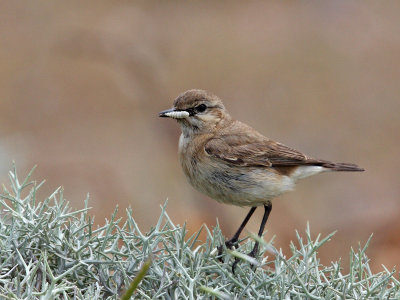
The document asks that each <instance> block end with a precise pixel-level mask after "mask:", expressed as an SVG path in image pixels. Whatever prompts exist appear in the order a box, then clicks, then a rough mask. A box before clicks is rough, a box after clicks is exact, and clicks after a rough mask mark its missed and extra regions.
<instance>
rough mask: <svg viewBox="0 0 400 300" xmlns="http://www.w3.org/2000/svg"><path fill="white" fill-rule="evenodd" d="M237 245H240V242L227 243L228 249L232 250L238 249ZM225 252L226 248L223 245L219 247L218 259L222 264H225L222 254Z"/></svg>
mask: <svg viewBox="0 0 400 300" xmlns="http://www.w3.org/2000/svg"><path fill="white" fill-rule="evenodd" d="M237 245H238V241H237V240H228V241H226V242H225V247H226V249H232V248H233V247H235V248H236V247H237ZM223 252H224V246H223V245H221V246H219V247H218V256H219V258H218V259H219V261H220V262H223V261H222V253H223Z"/></svg>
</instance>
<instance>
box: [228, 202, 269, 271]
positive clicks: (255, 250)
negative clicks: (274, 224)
mask: <svg viewBox="0 0 400 300" xmlns="http://www.w3.org/2000/svg"><path fill="white" fill-rule="evenodd" d="M271 210H272V203H271V202H268V203H267V204H265V205H264V216H263V218H262V221H261V225H260V229H259V230H258V236H259V237H261V236H262V234H263V232H264V228H265V224H267V220H268V217H269V214H270V213H271ZM258 247H259V243H258V241H256V243H255V244H254V247H253V250H251V252H250V253H249V254H248V255H249V256H251V257H256V256H257V254H258ZM238 263H239V259H238V258H236V259H235V261H234V263H233V264H232V273H234V274H235V268H236V265H237V264H238Z"/></svg>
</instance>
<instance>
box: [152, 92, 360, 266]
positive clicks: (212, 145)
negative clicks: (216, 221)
mask: <svg viewBox="0 0 400 300" xmlns="http://www.w3.org/2000/svg"><path fill="white" fill-rule="evenodd" d="M159 116H160V117H163V118H172V119H175V120H176V121H177V122H178V124H179V125H180V127H181V131H182V134H181V135H180V138H179V150H178V155H179V161H180V164H181V166H182V169H183V172H184V174H185V176H186V178H187V179H188V181H189V183H190V184H191V185H192V186H193V187H194V188H195V189H196V190H198V191H200V192H201V193H203V194H205V195H207V196H209V197H210V198H212V199H214V200H216V201H218V202H220V203H225V204H231V205H236V206H240V207H250V210H249V212H248V214H247V215H246V217H245V219H244V220H243V222H242V223H241V224H240V226H239V228H238V230H237V231H236V232H235V234H234V235H233V236H232V238H230V239H228V240H227V241H225V247H226V248H227V249H232V248H233V247H236V246H237V245H238V241H239V237H240V234H241V233H242V231H243V229H244V228H245V226H246V224H247V223H248V221H249V220H250V218H251V217H252V215H253V213H254V212H255V210H256V209H257V207H259V206H263V207H264V215H263V218H262V221H261V224H260V227H259V231H258V236H259V237H261V236H262V234H263V232H264V229H265V225H266V223H267V220H268V217H269V215H270V213H271V210H272V202H271V201H272V199H274V198H276V197H277V196H279V195H281V194H283V193H285V192H287V191H291V190H293V189H294V187H295V184H296V182H297V181H298V180H300V179H303V178H306V177H309V176H312V175H316V174H319V173H323V172H331V171H344V172H348V171H349V172H361V171H364V169H363V168H360V167H359V166H357V165H356V164H353V163H335V162H331V161H328V160H322V159H315V158H312V157H310V156H308V155H305V154H303V153H301V152H299V151H297V150H295V149H293V148H290V147H288V146H286V145H284V144H282V143H279V142H276V141H273V140H271V139H269V138H267V137H266V136H264V135H262V134H261V133H259V132H258V131H256V130H255V129H253V128H252V127H250V126H249V125H246V124H245V123H242V122H240V121H237V120H235V119H233V118H232V117H231V116H230V114H229V113H228V111H227V110H226V108H225V106H224V104H223V102H222V100H221V99H220V98H219V97H217V96H216V95H214V94H212V93H210V92H208V91H205V90H200V89H191V90H188V91H185V92H183V93H181V94H180V95H179V96H178V97H177V98H176V99H175V101H174V102H173V107H172V108H170V109H167V110H164V111H161V112H160V113H159ZM258 248H259V243H258V242H257V241H256V242H255V244H254V247H253V249H252V251H251V252H250V253H249V254H248V255H249V256H251V257H256V256H257V255H258ZM218 250H219V251H218V252H219V254H220V255H221V254H222V251H223V246H222V245H221V246H220V247H219V249H218ZM237 263H238V259H236V260H235V262H234V263H233V265H232V272H233V273H234V272H235V267H236V265H237Z"/></svg>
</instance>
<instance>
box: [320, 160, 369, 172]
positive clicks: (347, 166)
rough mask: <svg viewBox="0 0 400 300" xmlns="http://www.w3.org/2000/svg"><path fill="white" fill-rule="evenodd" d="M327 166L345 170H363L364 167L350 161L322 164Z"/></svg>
mask: <svg viewBox="0 0 400 300" xmlns="http://www.w3.org/2000/svg"><path fill="white" fill-rule="evenodd" d="M322 166H323V167H325V168H328V169H331V170H332V171H345V172H363V171H365V170H364V169H363V168H360V167H359V166H357V165H356V164H348V163H331V162H329V163H326V164H324V165H322Z"/></svg>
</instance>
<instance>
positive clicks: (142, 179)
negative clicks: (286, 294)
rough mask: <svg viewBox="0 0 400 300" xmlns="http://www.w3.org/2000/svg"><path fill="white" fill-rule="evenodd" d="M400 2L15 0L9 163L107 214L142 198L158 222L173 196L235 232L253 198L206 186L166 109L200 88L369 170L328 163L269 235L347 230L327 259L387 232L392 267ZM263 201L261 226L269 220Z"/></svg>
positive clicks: (6, 129) (10, 22) (6, 103)
mask: <svg viewBox="0 0 400 300" xmlns="http://www.w3.org/2000/svg"><path fill="white" fill-rule="evenodd" d="M399 14H400V2H398V1H392V2H385V3H381V2H373V1H352V2H346V1H325V2H320V1H318V2H317V1H315V2H305V1H304V2H302V1H300V2H296V3H288V2H279V3H278V2H276V3H264V2H251V3H247V2H246V3H244V2H242V3H239V2H238V3H234V2H225V1H222V2H219V3H218V4H217V3H215V2H214V1H205V2H201V3H200V2H196V3H186V2H178V1H169V2H154V3H148V2H146V1H142V2H136V3H133V2H128V1H125V2H119V1H109V2H103V1H96V2H88V1H76V2H74V1H63V2H58V1H35V2H31V1H1V2H0V22H1V23H0V64H1V68H0V135H1V136H0V174H1V181H2V182H6V180H7V171H8V170H9V169H10V168H11V163H12V161H13V160H15V161H16V163H17V167H18V170H19V173H20V174H21V175H22V174H25V173H26V172H27V171H28V170H29V169H30V168H31V167H32V166H33V165H35V164H38V169H37V172H36V173H35V178H36V179H37V180H40V179H42V178H46V179H47V183H46V185H45V187H44V188H43V191H42V192H43V195H46V194H49V193H50V192H51V191H52V190H54V189H55V188H56V187H57V186H59V185H63V186H64V188H65V195H66V197H67V199H68V200H69V201H71V204H72V206H73V207H75V208H80V207H82V206H83V199H84V198H85V196H86V193H87V192H89V193H90V195H91V201H90V205H91V206H92V207H93V210H92V214H93V215H95V216H96V221H97V222H99V223H102V222H103V221H104V218H105V217H109V216H110V214H111V212H112V210H113V209H114V207H115V205H116V204H118V205H119V207H120V215H123V213H124V209H125V208H126V207H128V206H129V205H131V206H132V207H133V211H134V216H135V218H136V219H137V221H138V223H139V224H140V225H141V226H142V228H143V229H144V230H146V229H148V228H149V226H151V225H152V224H155V222H156V219H157V217H158V215H159V211H160V210H159V205H160V204H162V203H164V201H165V199H166V198H169V203H168V212H169V214H170V216H171V217H172V219H173V220H174V221H175V222H176V223H179V224H182V223H184V222H185V221H187V223H188V228H189V230H190V231H194V230H197V229H198V228H199V226H200V225H201V224H202V223H203V222H204V223H206V224H207V225H209V226H213V225H214V224H215V222H216V218H218V219H219V222H220V224H221V226H222V229H223V232H224V233H225V234H226V235H227V236H230V235H231V234H232V233H233V231H234V230H235V229H236V227H237V226H238V225H239V223H240V222H241V220H242V218H243V217H244V215H245V214H246V213H247V209H246V210H244V209H240V208H236V207H229V206H224V205H222V204H218V203H216V202H214V201H213V200H210V199H208V198H206V197H205V196H203V195H201V194H199V193H198V192H196V191H194V190H193V189H192V188H191V187H190V186H189V184H188V183H187V182H186V180H185V178H184V177H183V174H182V171H181V170H180V166H179V164H178V161H177V159H178V158H177V153H176V152H177V142H178V136H179V134H180V131H179V128H178V126H177V125H176V124H175V122H174V121H173V120H165V119H159V118H158V117H157V113H158V112H159V111H161V110H163V109H166V108H169V107H170V106H171V104H172V101H173V99H174V98H175V97H176V96H177V95H178V94H179V93H180V92H182V91H184V90H187V89H190V88H203V89H207V90H210V91H212V92H213V93H215V94H217V95H219V96H220V97H221V98H222V99H223V100H224V102H225V105H226V107H227V108H228V109H229V111H230V112H231V114H232V115H233V116H234V117H236V118H238V119H241V120H242V121H244V122H246V123H249V124H250V125H252V126H254V127H255V128H257V129H258V130H259V131H260V132H262V133H264V134H265V135H267V136H269V137H271V138H273V139H276V140H278V141H281V142H283V143H285V144H287V145H289V146H292V147H294V148H297V149H298V150H301V151H303V152H305V153H307V154H309V155H312V156H316V157H319V158H324V159H330V160H335V161H344V162H356V163H358V164H359V165H361V166H363V167H364V168H366V170H367V171H366V172H365V173H362V174H360V173H355V174H354V173H353V174H348V173H347V174H343V173H341V174H324V175H321V176H318V177H314V178H310V179H306V180H304V181H303V182H301V183H300V184H299V185H298V187H297V191H296V192H293V193H289V194H286V195H284V196H282V197H280V199H277V200H276V201H275V202H274V210H273V213H272V215H271V218H270V222H269V223H268V225H267V227H268V232H267V234H266V239H269V238H271V237H272V235H274V234H276V235H277V239H276V246H277V247H282V248H284V249H286V250H287V249H288V244H289V241H290V240H291V239H294V238H295V235H294V230H295V229H296V228H297V229H299V230H300V231H301V232H304V228H305V226H306V222H307V220H309V221H310V224H311V229H312V232H313V233H314V235H315V234H317V233H318V232H321V233H322V234H328V233H329V232H331V231H333V230H336V229H338V230H339V231H338V233H337V234H336V236H335V238H334V240H333V241H332V242H330V243H329V244H328V245H327V246H325V247H324V248H323V249H322V250H321V253H320V255H321V257H322V258H323V262H324V263H329V262H330V260H333V259H337V258H338V257H340V256H341V257H344V258H346V257H347V256H348V252H349V249H350V247H357V244H358V242H359V241H361V242H365V241H366V240H367V238H368V236H369V235H370V234H371V233H372V232H374V234H375V235H374V238H373V241H372V245H371V247H370V249H369V252H368V253H369V256H370V257H371V258H372V263H373V265H374V266H375V267H376V269H380V265H381V264H386V265H387V266H388V267H389V268H391V267H393V266H394V265H396V264H397V265H398V264H399V263H400V256H399V251H400V235H399V233H400V201H399V197H400V188H399V175H398V173H399V171H398V170H399V167H400V165H399V147H400V139H399V129H400V118H399V112H400V99H399V94H400V18H399ZM260 218H261V210H260V211H259V212H258V213H257V214H256V217H255V218H254V220H253V221H252V222H251V224H250V226H249V230H251V231H254V232H255V231H256V230H257V226H258V224H259V221H260Z"/></svg>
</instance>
